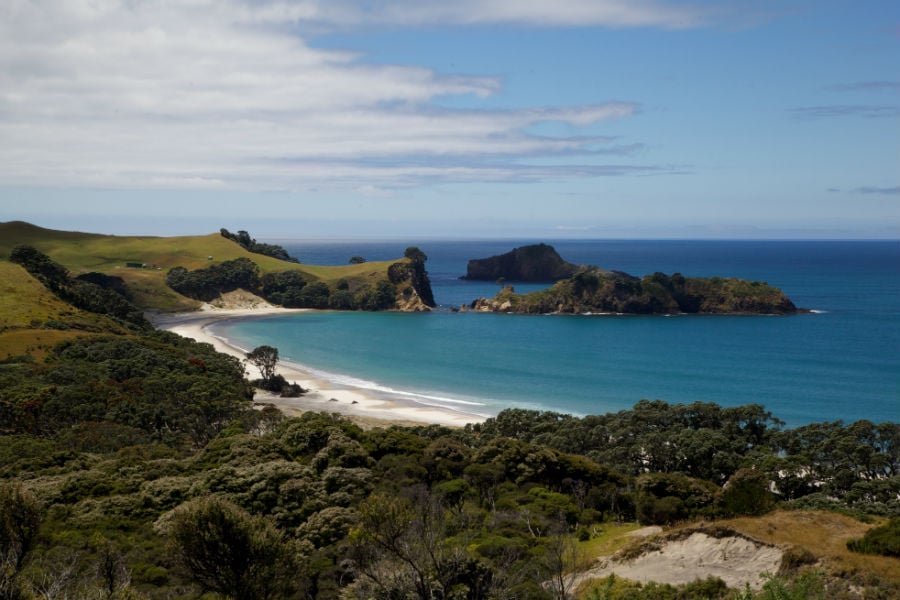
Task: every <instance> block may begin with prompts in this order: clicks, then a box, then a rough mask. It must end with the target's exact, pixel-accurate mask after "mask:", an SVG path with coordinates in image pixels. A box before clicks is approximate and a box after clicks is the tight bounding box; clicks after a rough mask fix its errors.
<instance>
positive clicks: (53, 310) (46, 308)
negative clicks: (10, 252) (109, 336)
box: [0, 261, 124, 361]
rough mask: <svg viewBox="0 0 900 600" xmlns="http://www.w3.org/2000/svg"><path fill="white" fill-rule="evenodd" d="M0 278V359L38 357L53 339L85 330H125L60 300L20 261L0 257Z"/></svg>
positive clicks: (53, 343) (104, 318)
mask: <svg viewBox="0 0 900 600" xmlns="http://www.w3.org/2000/svg"><path fill="white" fill-rule="evenodd" d="M0 282H2V283H0V361H2V360H6V359H8V358H10V357H13V356H20V355H23V354H31V355H33V356H34V357H35V358H37V359H41V358H43V356H44V354H45V353H46V351H47V350H48V349H50V348H52V347H53V346H54V345H55V344H56V343H58V342H61V341H63V340H67V339H72V338H74V337H77V336H79V335H84V334H85V333H86V332H100V331H107V332H113V333H123V332H124V329H123V327H122V326H121V325H120V324H119V323H116V322H115V321H113V320H112V319H109V318H108V317H105V316H103V315H97V314H93V313H89V312H86V311H83V310H79V309H77V308H75V307H73V306H72V305H71V304H68V303H66V302H64V301H62V300H60V299H59V298H57V297H56V296H54V295H53V294H52V293H51V292H50V291H49V290H47V288H45V287H44V286H43V285H42V284H41V283H40V282H39V281H37V280H36V279H35V278H34V277H32V276H31V275H30V274H29V273H28V272H27V271H26V270H25V269H23V268H22V267H20V266H19V265H16V264H13V263H10V262H6V261H0Z"/></svg>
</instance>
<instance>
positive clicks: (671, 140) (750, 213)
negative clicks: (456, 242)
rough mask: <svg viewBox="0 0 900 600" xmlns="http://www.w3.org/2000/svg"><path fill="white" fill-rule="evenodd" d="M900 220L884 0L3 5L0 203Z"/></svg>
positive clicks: (579, 222)
mask: <svg viewBox="0 0 900 600" xmlns="http://www.w3.org/2000/svg"><path fill="white" fill-rule="evenodd" d="M11 220H25V221H29V222H32V223H35V224H37V225H41V226H44V227H51V228H55V229H67V230H80V231H92V232H100V233H113V234H121V235H126V234H147V235H186V234H202V233H211V232H214V231H218V229H219V228H221V227H226V228H228V229H231V230H239V229H246V230H248V231H250V232H251V234H253V235H254V237H257V238H259V239H285V238H359V237H367V238H394V237H407V238H415V239H421V238H490V237H509V238H535V239H538V238H542V239H559V238H571V237H574V238H687V239H690V238H717V239H730V238H756V239H765V238H782V239H784V238H787V239H795V238H798V239H802V238H817V239H831V238H835V239H842V238H853V239H860V238H891V239H898V238H900V3H898V2H896V0H858V1H850V0H845V1H838V0H794V1H789V2H788V1H775V0H747V1H743V0H716V1H712V0H696V1H692V0H687V1H674V0H552V1H551V0H543V1H539V0H396V1H390V0H386V1H381V2H371V1H369V0H297V1H282V0H145V1H141V2H135V1H134V0H63V1H59V0H46V1H45V0H3V2H0V221H11Z"/></svg>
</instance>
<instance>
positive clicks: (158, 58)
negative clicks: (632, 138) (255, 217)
mask: <svg viewBox="0 0 900 600" xmlns="http://www.w3.org/2000/svg"><path fill="white" fill-rule="evenodd" d="M388 4H389V6H388ZM366 6H367V5H366V4H364V3H361V2H348V1H335V2H327V3H326V2H314V1H297V2H267V1H259V0H253V1H250V0H247V1H241V0H180V1H179V2H167V1H165V0H155V1H154V0H150V1H147V2H130V1H128V0H71V1H68V2H62V3H57V2H51V1H49V0H46V1H41V0H7V1H5V2H3V3H2V5H0V139H3V141H4V142H3V144H2V146H0V183H3V184H6V185H35V184H40V185H46V184H50V185H80V186H104V187H184V188H212V189H216V188H238V189H241V188H243V189H293V188H297V187H304V186H314V185H336V183H335V182H340V185H347V186H349V187H351V188H352V187H359V186H360V185H373V186H379V187H380V188H381V187H390V186H392V185H412V184H414V183H415V182H416V181H423V180H434V179H440V180H452V181H463V180H478V181H493V180H501V179H504V178H510V177H522V176H525V177H543V178H553V177H572V176H588V175H591V174H598V173H600V174H602V173H604V172H609V173H612V174H623V173H627V172H630V171H631V169H632V168H633V167H621V166H612V167H602V168H601V167H590V168H581V167H577V166H574V167H573V166H569V167H558V168H552V167H543V168H540V169H537V168H533V169H523V168H521V167H518V166H515V165H514V163H515V162H516V161H517V160H519V159H521V158H522V157H528V156H548V155H563V154H570V155H571V154H580V153H583V154H590V153H596V152H598V151H599V150H598V146H602V145H603V144H605V143H607V142H608V140H606V139H604V138H600V137H597V136H593V137H590V136H584V137H578V136H573V137H560V138H553V137H541V136H537V135H533V134H530V133H528V130H529V128H530V127H532V126H534V125H535V124H538V123H542V122H547V121H555V122H561V123H565V124H568V125H570V126H572V127H573V128H575V129H577V128H579V127H586V126H591V125H594V124H596V123H599V122H602V121H605V120H608V119H619V118H626V117H629V116H631V115H633V114H635V113H636V112H637V111H638V109H639V107H638V106H637V105H636V104H634V103H628V102H603V103H598V104H594V105H587V106H568V107H536V108H533V109H517V110H507V111H502V110H491V111H477V110H450V109H446V108H444V109H440V108H437V103H436V100H438V99H440V98H443V97H447V96H469V97H472V98H487V97H490V96H492V95H495V94H497V93H499V92H500V91H501V90H502V84H501V81H500V80H498V79H497V78H494V77H479V76H462V75H443V74H439V73H436V72H435V71H433V70H430V69H427V68H421V67H415V66H394V65H376V64H367V63H366V62H364V60H362V58H363V57H360V56H358V55H356V54H353V53H350V52H345V51H338V50H323V49H321V48H315V47H313V46H311V45H310V44H309V43H308V39H309V38H308V36H309V35H310V34H309V33H300V34H298V33H297V32H298V31H303V27H304V26H316V27H320V28H322V27H332V28H333V27H351V26H354V24H358V23H362V22H376V23H386V24H398V25H404V24H421V23H435V22H459V23H465V22H473V21H475V22H483V23H487V22H509V23H537V22H545V23H549V24H554V23H556V24H570V23H575V22H578V23H581V24H585V23H597V24H604V25H609V26H656V27H675V26H679V24H682V25H685V24H691V23H694V22H696V20H697V19H699V17H698V16H696V15H694V13H693V12H692V11H690V10H688V9H684V8H679V6H680V5H667V4H663V3H660V2H654V1H633V0H629V1H627V2H626V1H624V0H614V1H608V2H588V1H586V0H565V1H560V2H554V3H530V2H512V1H511V0H490V1H481V2H474V1H472V2H469V1H462V2H455V3H445V2H430V1H423V2H399V3H385V5H384V6H382V5H381V4H379V5H378V6H377V7H374V8H366ZM550 13H552V15H551V14H550ZM692 15H693V16H692ZM633 147H636V146H634V145H631V146H627V145H626V146H620V147H611V149H607V151H611V152H616V153H621V154H623V155H624V154H627V153H628V151H629V150H628V148H633ZM620 149H621V151H620ZM462 157H466V158H465V160H463V159H462ZM486 157H487V158H489V159H491V160H488V161H485V158H486ZM423 158H424V159H427V161H426V162H425V163H424V164H423V163H422V160H423ZM383 159H390V160H392V161H394V163H395V164H396V165H397V166H393V167H390V168H386V167H384V166H382V165H378V164H377V161H379V160H383ZM523 171H524V172H523ZM372 189H374V188H372Z"/></svg>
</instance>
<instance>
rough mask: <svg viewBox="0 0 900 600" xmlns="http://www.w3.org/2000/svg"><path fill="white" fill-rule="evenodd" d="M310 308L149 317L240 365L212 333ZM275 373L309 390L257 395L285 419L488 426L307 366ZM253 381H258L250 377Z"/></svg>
mask: <svg viewBox="0 0 900 600" xmlns="http://www.w3.org/2000/svg"><path fill="white" fill-rule="evenodd" d="M312 311H313V309H307V308H278V307H272V306H264V307H257V308H215V307H211V306H209V305H206V306H204V308H202V309H200V310H198V311H194V312H183V313H165V314H163V313H157V314H151V315H147V317H148V320H149V321H150V322H151V323H152V324H153V326H154V327H155V328H157V329H162V330H166V331H170V332H172V333H175V334H178V335H180V336H182V337H186V338H192V339H194V340H196V341H197V342H205V343H208V344H211V345H212V346H213V347H214V348H215V349H216V350H217V351H219V352H222V353H224V354H229V355H231V356H234V357H236V358H238V359H240V360H243V359H244V358H245V356H246V352H247V351H246V350H244V349H242V348H240V347H238V346H237V345H235V344H233V343H232V342H230V341H229V340H227V339H224V338H222V337H219V336H216V335H214V334H212V333H211V332H210V331H209V330H208V327H209V326H211V325H213V324H216V323H221V322H223V321H231V320H245V319H255V318H264V317H272V316H279V315H290V314H298V313H304V312H312ZM276 371H277V372H278V373H279V374H281V375H282V376H283V377H284V378H285V379H287V380H288V381H289V382H291V383H297V384H299V385H300V386H301V387H302V388H303V389H305V390H309V391H308V392H307V393H305V394H303V395H302V396H300V397H298V398H282V397H280V396H278V395H275V394H272V393H270V392H265V391H263V390H259V389H257V390H256V393H255V394H254V396H253V403H254V404H261V405H266V404H271V405H273V406H275V407H276V408H278V409H279V410H281V411H282V412H283V413H284V414H285V415H286V416H288V417H294V416H298V415H300V414H302V413H304V412H307V411H314V412H327V413H338V414H340V415H342V416H345V417H348V418H350V419H351V420H353V421H355V422H356V423H357V424H359V425H361V426H363V427H389V426H391V425H446V426H448V427H463V426H465V425H466V424H468V423H478V422H482V421H484V419H485V417H484V416H482V415H478V414H474V413H466V412H462V411H455V410H450V409H447V408H442V407H437V406H430V405H425V404H420V403H418V402H415V401H411V400H408V399H405V398H401V397H399V396H398V397H394V395H392V394H389V393H387V392H377V391H374V390H369V389H361V388H356V387H352V386H349V385H345V384H339V383H335V382H332V381H328V380H327V379H323V378H321V377H319V376H316V375H314V374H312V373H310V372H309V371H308V370H307V369H306V368H304V367H303V366H302V365H298V364H295V363H291V362H288V361H281V360H279V362H278V365H277V368H276ZM245 372H246V373H247V375H248V378H254V374H253V373H252V372H249V371H246V370H245Z"/></svg>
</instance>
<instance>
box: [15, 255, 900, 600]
mask: <svg viewBox="0 0 900 600" xmlns="http://www.w3.org/2000/svg"><path fill="white" fill-rule="evenodd" d="M19 254H20V255H21V256H19V258H18V260H19V261H20V264H23V266H26V267H27V268H28V269H29V271H31V272H33V273H35V274H36V276H37V277H38V278H39V279H40V280H41V281H42V282H44V285H45V286H46V287H47V288H48V289H51V290H53V291H54V292H55V293H56V294H57V296H58V297H59V298H61V299H64V300H65V301H66V302H68V303H69V304H70V305H71V306H72V315H73V316H72V318H73V319H74V318H76V317H77V315H78V314H79V311H83V310H89V311H96V312H97V313H98V314H103V315H106V316H107V317H108V318H109V319H110V322H111V323H115V324H116V327H110V328H108V329H107V330H103V331H84V332H82V333H83V335H78V336H75V337H71V338H69V339H65V340H63V341H60V342H58V343H56V344H54V345H52V347H49V348H47V349H45V350H44V351H42V352H40V353H39V352H25V353H23V354H17V355H12V356H8V357H7V358H6V359H4V360H3V361H2V363H0V478H2V482H0V598H9V599H14V598H15V599H36V598H121V599H126V598H147V599H157V598H159V599H163V598H235V599H250V598H321V599H326V598H342V599H351V598H360V599H362V598H383V599H401V598H421V599H425V598H428V599H431V598H442V599H443V598H446V599H449V598H454V599H482V598H484V599H488V598H497V599H506V598H509V599H513V598H516V599H535V600H540V599H559V600H563V599H566V598H590V599H592V600H593V599H600V598H628V599H640V598H664V599H665V598H671V599H676V598H685V599H686V598H730V599H741V600H750V599H755V598H782V597H783V598H826V597H827V598H859V597H865V598H895V597H898V595H900V577H898V576H897V575H896V573H898V572H900V570H898V569H897V567H898V566H900V557H898V554H900V552H898V539H900V520H898V519H900V499H898V498H900V424H898V423H871V422H867V421H859V422H855V423H843V422H839V421H838V422H830V423H815V424H810V425H805V426H802V427H796V428H786V427H785V426H784V423H783V422H781V421H780V420H779V419H778V418H777V416H775V415H772V414H770V413H769V412H768V411H766V409H765V407H764V406H762V405H758V404H752V405H745V406H736V407H724V406H720V405H718V404H712V403H693V404H687V405H671V404H667V403H665V402H662V401H659V400H652V401H651V400H643V401H640V402H638V403H637V404H636V405H635V406H634V407H633V408H632V409H630V410H626V411H621V412H617V413H610V414H605V415H592V416H585V417H575V416H571V415H565V414H559V413H554V412H539V411H531V410H523V409H510V410H505V411H503V412H501V413H500V414H498V415H496V416H495V417H493V418H490V419H487V420H486V421H485V422H483V423H475V424H470V425H468V426H466V427H464V428H447V427H441V426H434V425H431V426H426V425H422V426H413V427H410V426H406V427H404V426H398V425H391V424H389V423H385V424H384V425H383V426H378V427H368V428H365V429H364V428H363V427H361V426H360V425H358V424H356V423H354V422H352V421H350V420H347V419H345V418H342V417H340V416H337V415H331V414H324V413H310V412H308V413H304V414H303V415H302V416H299V417H293V418H287V417H286V416H285V415H284V414H282V413H281V412H280V411H279V410H278V409H277V408H275V407H274V406H272V405H265V404H254V401H253V397H254V390H253V387H252V385H251V383H250V382H249V381H247V380H246V379H245V377H244V368H245V365H244V364H243V363H242V362H241V361H240V360H238V359H236V358H233V357H229V356H226V355H223V354H219V353H217V352H216V351H215V350H214V349H213V347H212V346H210V345H208V344H202V343H197V342H194V341H193V340H189V339H185V338H181V337H179V336H177V335H174V334H171V333H168V332H161V331H155V330H153V329H152V328H149V327H147V326H146V324H145V322H143V321H142V319H136V318H134V316H133V313H132V311H131V310H130V309H128V304H127V302H128V301H127V299H126V298H124V297H121V296H120V295H118V293H117V292H115V291H110V290H111V289H112V288H111V287H101V286H98V285H97V284H95V283H90V282H85V283H84V286H95V287H96V289H95V287H84V288H83V289H82V290H81V291H78V290H79V288H81V287H82V284H80V283H79V284H73V283H72V281H73V280H72V279H71V278H70V277H69V275H68V273H66V272H63V271H60V270H59V269H58V268H56V267H54V265H53V264H52V261H50V262H47V261H45V260H44V259H43V258H41V257H40V256H37V255H34V254H30V253H28V252H25V251H20V252H19ZM85 290H87V291H85ZM97 290H104V291H103V292H100V291H97ZM106 291H110V293H115V294H117V295H118V297H117V298H116V299H115V300H108V299H107V300H104V298H110V297H109V296H107V294H106ZM85 297H87V299H85ZM123 302H124V303H125V304H122V303H123ZM824 513H828V514H832V513H839V514H840V515H843V516H845V517H847V518H848V519H850V520H851V521H852V522H855V523H859V524H860V525H861V529H862V530H865V535H860V536H857V537H856V538H854V539H852V540H850V543H848V544H846V546H847V547H846V548H845V550H846V552H847V553H848V555H856V556H860V557H864V561H865V562H866V563H867V564H869V565H876V566H878V565H880V570H871V569H866V568H863V567H861V566H853V567H852V568H851V567H848V566H846V564H844V563H840V562H833V561H832V562H829V561H828V560H826V559H825V558H822V557H819V556H817V555H816V552H817V551H819V550H820V549H819V548H816V547H814V546H813V545H811V544H809V545H806V546H803V545H800V544H799V540H798V543H797V545H796V546H795V547H793V548H792V549H791V550H790V552H786V553H785V559H784V560H783V562H782V567H781V569H779V571H778V572H777V573H772V574H771V576H770V578H769V579H768V580H767V582H766V584H765V586H763V587H762V588H761V589H758V590H751V589H749V588H744V589H729V588H728V587H727V586H726V585H725V584H724V582H723V581H722V580H720V579H715V578H711V579H707V580H698V581H695V582H693V583H688V584H684V585H681V586H674V585H669V584H655V583H645V584H640V583H635V582H628V581H624V580H619V579H616V578H609V579H603V580H585V581H581V582H580V583H578V584H577V585H576V583H575V581H576V580H575V578H573V576H572V575H573V574H576V573H579V572H581V571H583V570H584V569H585V565H586V564H587V561H588V560H589V559H591V558H592V557H593V556H595V555H596V552H595V551H594V550H593V549H596V548H598V547H600V545H602V544H605V543H607V542H609V541H610V540H611V539H612V538H613V534H616V532H621V531H627V530H630V529H634V528H636V527H639V526H647V525H660V526H662V527H663V528H664V529H665V530H667V531H677V530H678V528H684V527H693V526H701V525H700V524H702V527H706V528H712V529H708V530H709V531H720V532H721V531H725V530H726V529H727V528H730V527H734V526H736V525H735V523H738V522H739V521H740V519H745V518H750V519H764V518H766V516H767V515H773V514H779V515H786V516H785V517H783V518H784V519H787V520H789V519H791V515H798V517H797V518H800V517H802V518H804V519H805V518H807V517H809V516H810V515H816V514H824ZM810 518H811V517H810ZM772 522H774V521H772ZM770 527H774V526H772V525H770ZM716 528H719V529H716ZM615 540H616V543H617V544H625V543H626V541H627V538H624V537H618V538H615ZM622 551H625V552H627V551H628V547H627V546H622ZM592 553H593V554H592ZM859 553H865V554H859ZM853 564H854V565H859V564H861V563H853ZM873 568H874V567H873ZM892 573H893V576H892Z"/></svg>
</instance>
